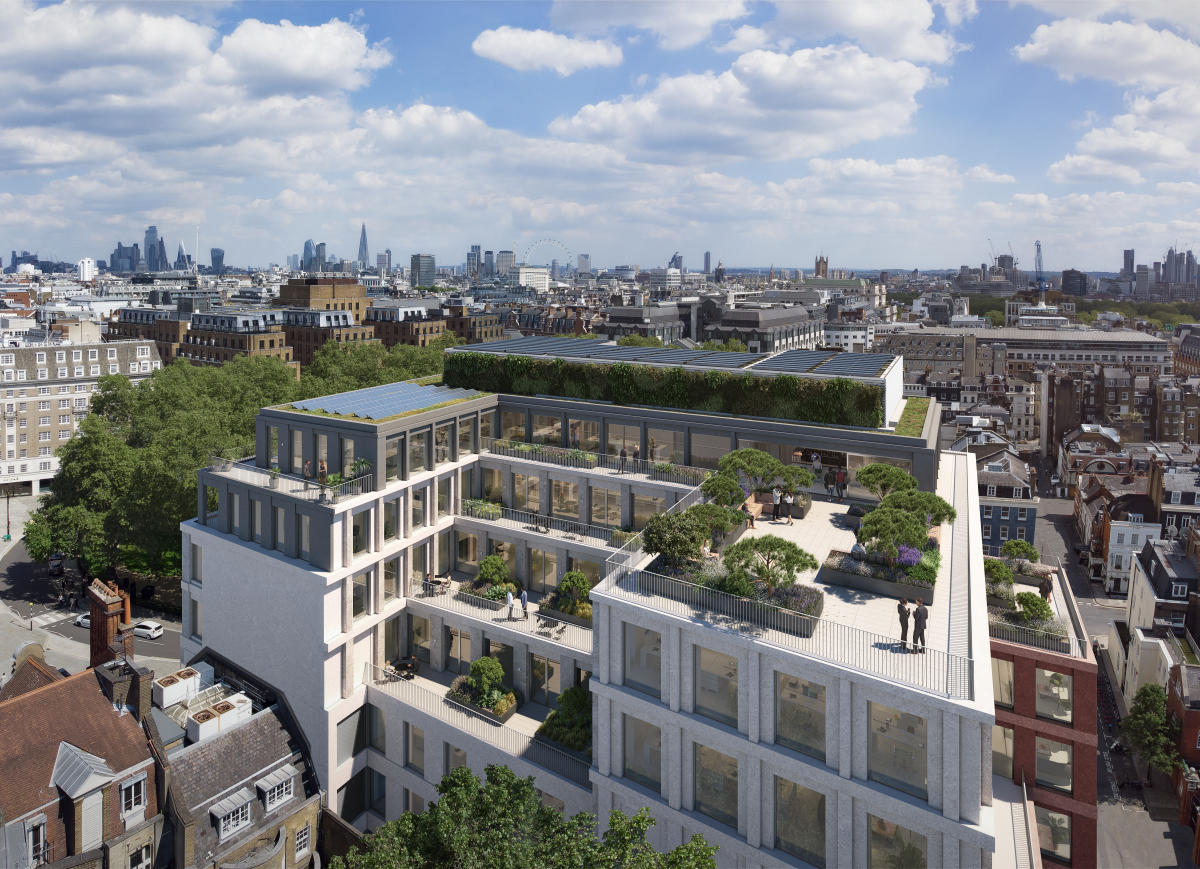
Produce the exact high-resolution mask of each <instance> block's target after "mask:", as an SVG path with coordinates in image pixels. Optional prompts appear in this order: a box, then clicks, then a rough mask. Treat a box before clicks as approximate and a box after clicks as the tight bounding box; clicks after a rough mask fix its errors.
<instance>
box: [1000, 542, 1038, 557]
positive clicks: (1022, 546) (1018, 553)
mask: <svg viewBox="0 0 1200 869" xmlns="http://www.w3.org/2000/svg"><path fill="white" fill-rule="evenodd" d="M1000 554H1001V555H1003V556H1004V557H1005V558H1007V559H1008V560H1009V561H1010V562H1013V561H1040V560H1041V558H1042V555H1041V553H1040V552H1038V551H1037V550H1036V549H1034V548H1033V544H1031V543H1030V542H1029V541H1028V540H1015V539H1014V540H1006V541H1004V545H1003V546H1001V547H1000Z"/></svg>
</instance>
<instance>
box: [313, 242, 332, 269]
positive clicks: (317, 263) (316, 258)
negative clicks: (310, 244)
mask: <svg viewBox="0 0 1200 869" xmlns="http://www.w3.org/2000/svg"><path fill="white" fill-rule="evenodd" d="M326 262H328V260H326V259H325V242H321V243H319V244H318V245H317V246H316V247H315V248H313V259H312V268H311V271H314V272H323V271H325V263H326Z"/></svg>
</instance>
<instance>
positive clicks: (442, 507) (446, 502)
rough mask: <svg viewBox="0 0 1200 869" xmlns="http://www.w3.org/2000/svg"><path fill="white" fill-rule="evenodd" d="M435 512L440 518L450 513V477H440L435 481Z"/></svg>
mask: <svg viewBox="0 0 1200 869" xmlns="http://www.w3.org/2000/svg"><path fill="white" fill-rule="evenodd" d="M437 511H438V512H437V514H438V518H439V519H441V518H442V517H443V516H449V515H450V478H449V477H442V479H440V480H438V481H437Z"/></svg>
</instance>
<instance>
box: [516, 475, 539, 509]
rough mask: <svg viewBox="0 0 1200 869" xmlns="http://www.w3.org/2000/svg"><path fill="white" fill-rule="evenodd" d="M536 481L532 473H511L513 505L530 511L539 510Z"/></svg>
mask: <svg viewBox="0 0 1200 869" xmlns="http://www.w3.org/2000/svg"><path fill="white" fill-rule="evenodd" d="M538 482H539V481H538V478H537V477H536V476H535V475H533V474H513V506H514V507H516V508H517V509H518V510H525V511H528V512H530V513H537V512H538V511H539V510H541V506H542V502H541V498H540V497H539V496H538V495H539V493H538Z"/></svg>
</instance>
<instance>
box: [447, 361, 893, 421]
mask: <svg viewBox="0 0 1200 869" xmlns="http://www.w3.org/2000/svg"><path fill="white" fill-rule="evenodd" d="M442 382H443V383H444V384H445V385H446V386H462V387H467V388H470V389H479V390H483V391H484V392H507V393H511V394H514V395H558V396H562V397H564V398H582V399H592V400H598V401H611V402H613V403H614V404H625V405H637V404H641V405H652V406H657V407H674V408H680V409H683V410H700V411H711V412H715V413H736V414H739V415H744V416H763V417H775V418H779V419H792V420H797V421H800V422H814V423H824V424H827V425H849V426H858V427H861V428H878V427H879V426H880V425H882V424H883V390H882V389H881V388H880V387H878V386H872V385H870V384H866V383H859V382H857V381H854V380H849V379H846V378H840V377H839V378H833V379H829V380H816V379H810V378H803V377H795V376H793V375H790V374H781V375H777V376H775V377H756V376H755V375H753V374H745V373H732V372H728V371H688V370H685V369H683V368H652V367H650V366H646V365H633V364H630V363H628V362H616V363H613V364H611V365H596V364H592V363H587V362H568V361H566V360H565V359H533V358H530V357H528V356H493V355H492V354H490V353H447V354H446V361H445V368H444V370H443V373H442Z"/></svg>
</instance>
